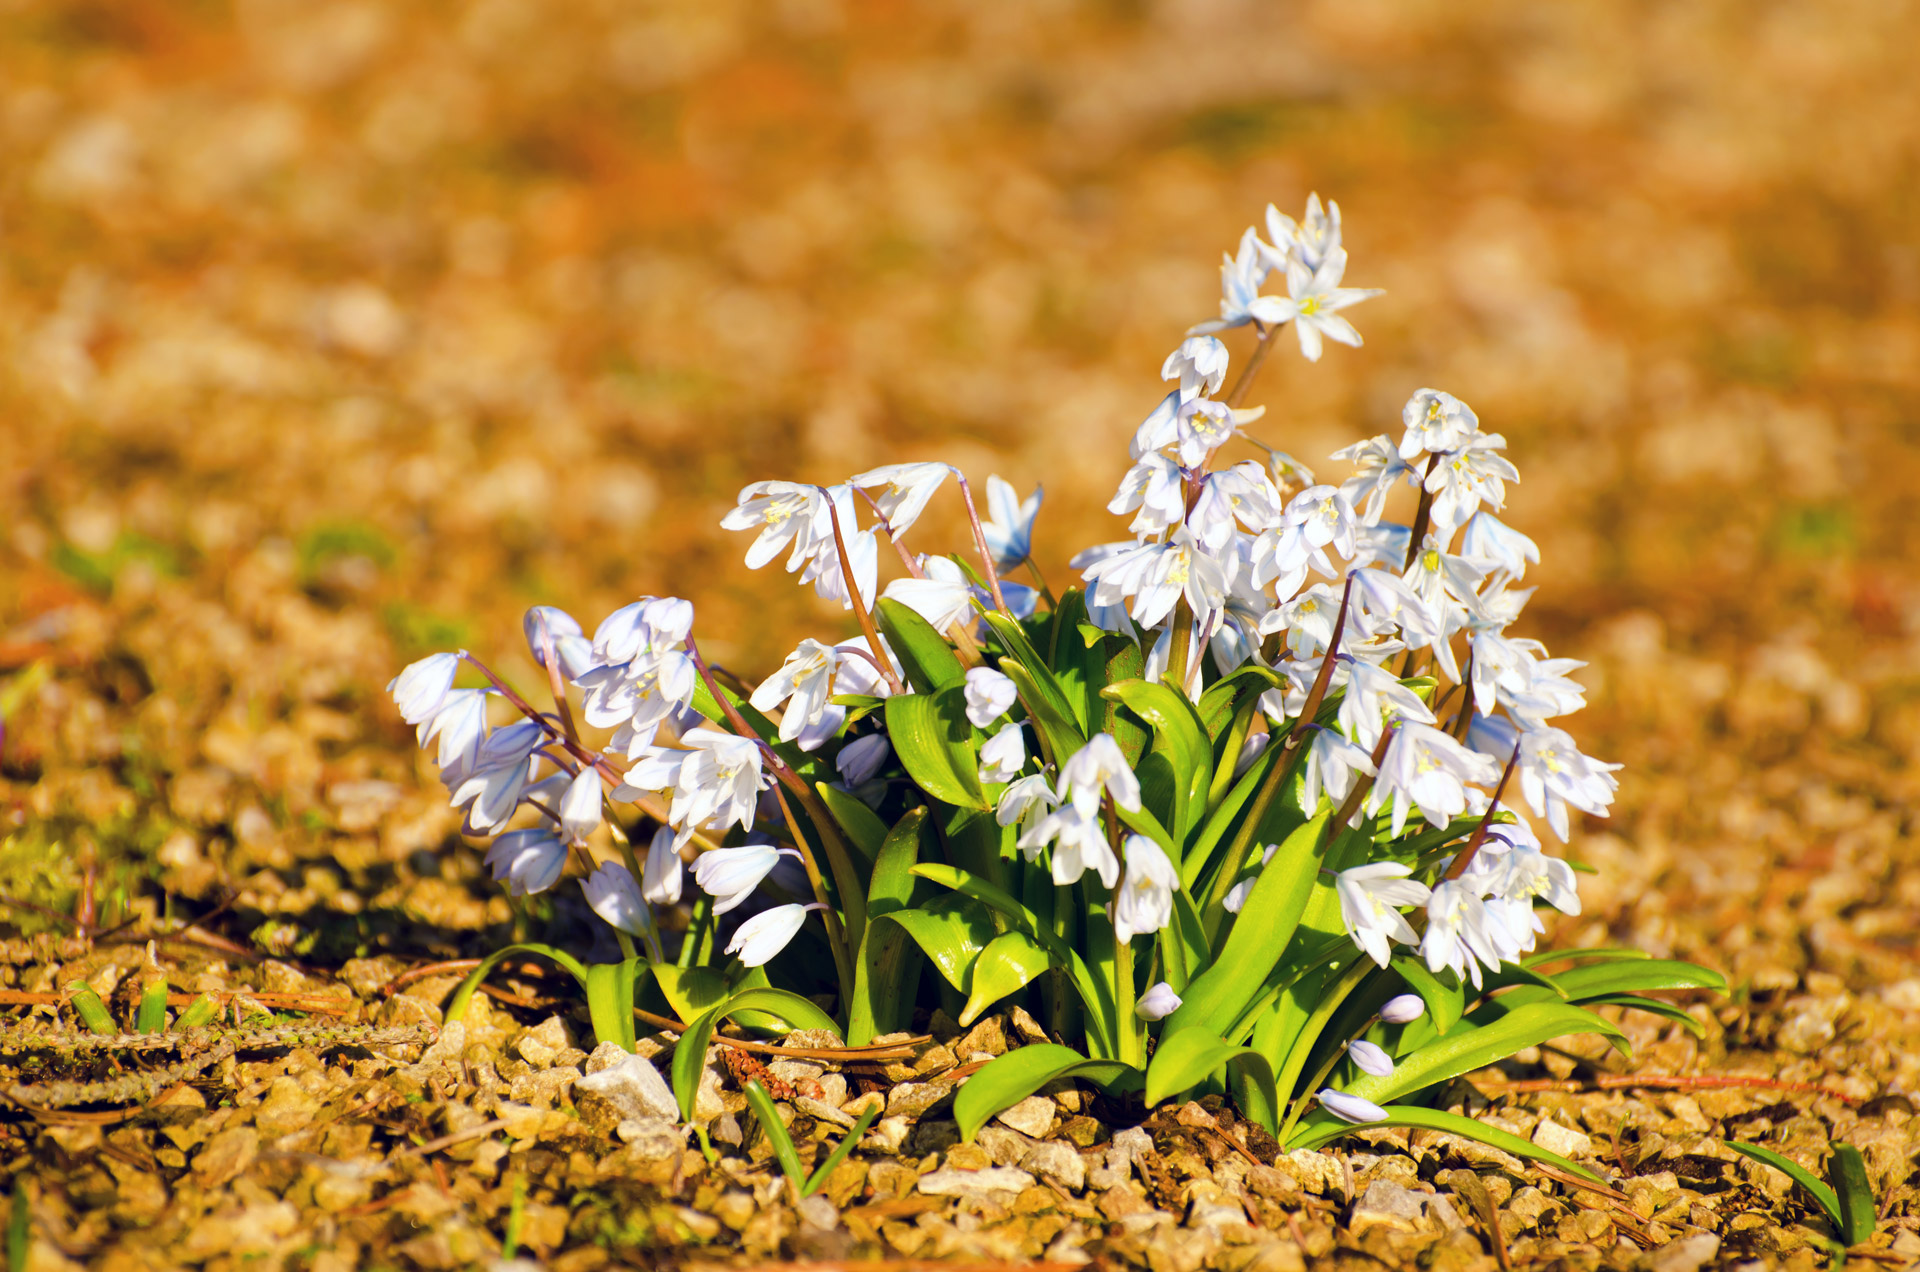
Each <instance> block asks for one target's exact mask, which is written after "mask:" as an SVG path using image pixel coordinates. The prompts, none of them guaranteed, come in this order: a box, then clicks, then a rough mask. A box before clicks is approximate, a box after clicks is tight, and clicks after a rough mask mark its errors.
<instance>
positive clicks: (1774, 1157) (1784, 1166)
mask: <svg viewBox="0 0 1920 1272" xmlns="http://www.w3.org/2000/svg"><path fill="white" fill-rule="evenodd" d="M1720 1142H1721V1143H1722V1144H1725V1145H1726V1146H1727V1147H1728V1148H1730V1149H1732V1150H1733V1151H1734V1152H1736V1153H1738V1154H1740V1155H1741V1156H1742V1157H1751V1158H1752V1159H1753V1160H1754V1161H1756V1162H1760V1163H1762V1164H1763V1165H1767V1166H1771V1167H1773V1168H1774V1169H1775V1170H1777V1171H1779V1172H1780V1173H1781V1174H1783V1175H1785V1176H1786V1177H1787V1178H1788V1179H1791V1180H1792V1181H1793V1182H1794V1183H1796V1184H1798V1185H1800V1187H1801V1188H1803V1189H1805V1190H1806V1194H1807V1196H1809V1197H1811V1198H1813V1199H1814V1201H1816V1202H1817V1203H1819V1206H1820V1209H1822V1210H1824V1211H1826V1214H1827V1218H1828V1220H1830V1221H1831V1222H1832V1224H1833V1227H1834V1230H1835V1231H1836V1232H1839V1233H1841V1234H1842V1235H1843V1238H1844V1234H1845V1233H1846V1231H1847V1221H1846V1212H1845V1211H1843V1210H1842V1209H1841V1208H1840V1197H1839V1194H1837V1193H1835V1192H1834V1191H1833V1189H1831V1188H1829V1187H1828V1186H1827V1185H1826V1184H1823V1183H1821V1182H1820V1179H1819V1177H1818V1176H1816V1175H1815V1174H1814V1173H1813V1172H1812V1171H1810V1170H1808V1169H1807V1168H1806V1167H1804V1166H1802V1165H1800V1163H1798V1162H1796V1161H1793V1160H1791V1159H1790V1158H1786V1157H1782V1156H1781V1155H1780V1154H1778V1153H1776V1152H1774V1151H1773V1150H1772V1149H1770V1148H1762V1147H1760V1146H1759V1145H1758V1144H1743V1143H1741V1142H1740V1141H1739V1140H1721V1141H1720ZM1869 1231H1871V1229H1869ZM1847 1244H1848V1245H1852V1244H1853V1242H1851V1241H1848V1242H1847Z"/></svg>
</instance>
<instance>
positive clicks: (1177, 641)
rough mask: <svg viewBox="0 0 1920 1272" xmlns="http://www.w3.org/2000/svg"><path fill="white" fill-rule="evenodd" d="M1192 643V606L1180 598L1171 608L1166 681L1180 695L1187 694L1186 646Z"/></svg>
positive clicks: (1187, 651) (1185, 599)
mask: <svg viewBox="0 0 1920 1272" xmlns="http://www.w3.org/2000/svg"><path fill="white" fill-rule="evenodd" d="M1192 643H1193V606H1191V605H1189V604H1187V598H1186V597H1184V596H1182V597H1181V598H1180V600H1179V602H1178V603H1177V604H1176V605H1175V606H1174V607H1173V630H1172V631H1171V632H1169V633H1167V674H1166V681H1167V683H1168V684H1170V685H1172V686H1173V687H1174V690H1175V691H1176V692H1178V693H1180V694H1183V695H1184V694H1185V693H1186V692H1187V655H1188V653H1189V652H1190V651H1189V650H1188V648H1187V647H1188V646H1189V645H1191V644H1192Z"/></svg>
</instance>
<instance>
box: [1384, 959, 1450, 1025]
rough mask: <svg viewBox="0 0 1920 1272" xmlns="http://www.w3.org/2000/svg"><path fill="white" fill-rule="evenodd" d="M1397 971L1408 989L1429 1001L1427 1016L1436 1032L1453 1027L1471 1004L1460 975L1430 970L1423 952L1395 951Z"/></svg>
mask: <svg viewBox="0 0 1920 1272" xmlns="http://www.w3.org/2000/svg"><path fill="white" fill-rule="evenodd" d="M1393 970H1394V971H1396V972H1398V973H1400V979H1401V980H1404V981H1405V982H1406V983H1407V988H1409V989H1411V990H1412V991H1413V992H1414V993H1416V994H1418V995H1420V997H1421V999H1422V1000H1423V1001H1424V1002H1425V1003H1426V1004H1427V1015H1428V1017H1429V1018H1431V1019H1432V1021H1433V1031H1434V1032H1435V1033H1441V1034H1443V1033H1445V1032H1447V1030H1449V1029H1451V1028H1453V1026H1454V1024H1455V1023H1456V1022H1457V1021H1458V1020H1459V1019H1460V1013H1461V1012H1462V1011H1464V1010H1466V1005H1467V994H1466V990H1465V989H1464V988H1463V987H1462V986H1461V984H1460V978H1459V976H1457V975H1455V974H1454V973H1453V972H1452V971H1451V970H1449V971H1448V972H1446V973H1445V974H1444V975H1436V974H1435V973H1433V972H1430V971H1428V970H1427V965H1426V964H1425V963H1424V962H1422V961H1421V960H1420V957H1419V955H1417V954H1414V953H1412V952H1401V953H1397V954H1395V955H1394V956H1393Z"/></svg>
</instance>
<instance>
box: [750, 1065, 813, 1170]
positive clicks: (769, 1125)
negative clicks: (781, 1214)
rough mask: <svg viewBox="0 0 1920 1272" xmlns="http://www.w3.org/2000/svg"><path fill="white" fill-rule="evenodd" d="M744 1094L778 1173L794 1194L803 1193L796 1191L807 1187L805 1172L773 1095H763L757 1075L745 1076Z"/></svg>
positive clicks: (763, 1091) (763, 1088)
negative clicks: (790, 1186)
mask: <svg viewBox="0 0 1920 1272" xmlns="http://www.w3.org/2000/svg"><path fill="white" fill-rule="evenodd" d="M746 1094H747V1103H748V1104H751V1105H752V1106H753V1115H754V1117H756V1118H758V1119H759V1121H760V1129H761V1130H762V1131H765V1132H766V1136H767V1143H768V1144H769V1145H771V1146H772V1148H773V1156H774V1160H775V1161H777V1162H779V1163H780V1173H781V1174H783V1175H785V1176H786V1177H787V1182H788V1183H790V1184H792V1185H793V1191H794V1193H795V1195H796V1196H801V1197H804V1196H806V1194H805V1193H803V1192H801V1191H800V1190H801V1189H803V1188H805V1187H806V1186H807V1173H806V1170H805V1169H804V1168H803V1167H802V1166H801V1165H800V1154H799V1153H797V1152H795V1151H794V1147H793V1136H792V1135H791V1134H789V1133H788V1131H787V1127H786V1123H784V1122H782V1121H781V1120H780V1110H778V1109H776V1108H774V1107H773V1097H772V1096H770V1095H768V1094H767V1088H765V1087H764V1086H761V1085H760V1079H758V1078H748V1079H747V1092H746Z"/></svg>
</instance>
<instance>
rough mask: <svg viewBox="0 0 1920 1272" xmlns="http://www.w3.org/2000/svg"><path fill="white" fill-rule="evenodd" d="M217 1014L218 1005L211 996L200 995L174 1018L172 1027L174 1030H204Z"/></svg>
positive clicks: (218, 1010) (218, 1012) (218, 1011)
mask: <svg viewBox="0 0 1920 1272" xmlns="http://www.w3.org/2000/svg"><path fill="white" fill-rule="evenodd" d="M219 1014H220V1004H219V1003H216V1002H214V1001H213V998H212V996H211V995H208V994H202V995H200V997H198V998H196V999H194V1000H193V1001H192V1002H190V1003H188V1004H187V1006H186V1010H184V1011H182V1012H181V1013H180V1014H179V1015H178V1016H176V1017H174V1021H173V1027H174V1028H175V1029H200V1028H204V1027H205V1026H206V1025H208V1024H211V1023H212V1021H213V1018H214V1017H215V1016H217V1015H219Z"/></svg>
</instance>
